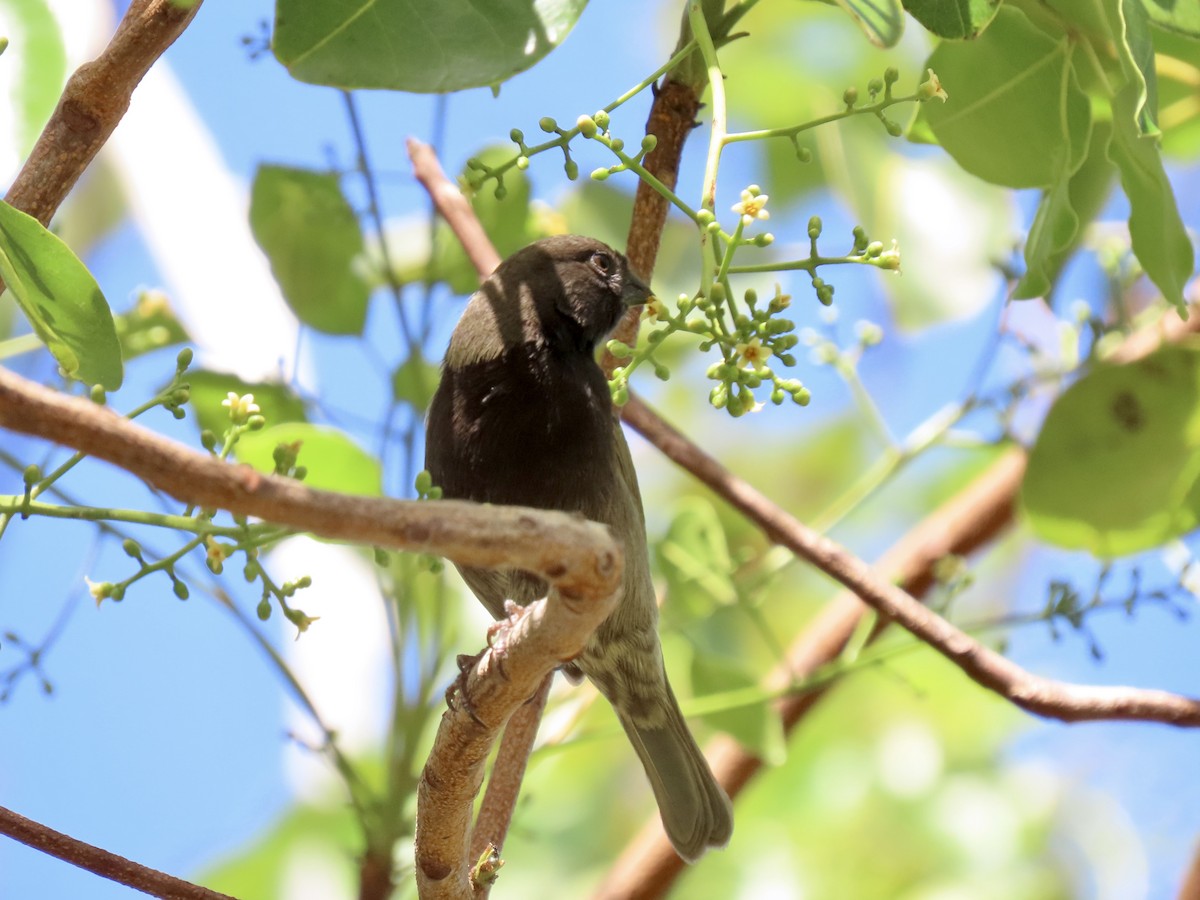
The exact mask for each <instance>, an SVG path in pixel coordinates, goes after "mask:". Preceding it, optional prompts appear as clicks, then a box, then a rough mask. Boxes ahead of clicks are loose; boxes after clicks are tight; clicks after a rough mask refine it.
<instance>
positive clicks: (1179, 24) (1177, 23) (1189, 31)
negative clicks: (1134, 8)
mask: <svg viewBox="0 0 1200 900" xmlns="http://www.w3.org/2000/svg"><path fill="white" fill-rule="evenodd" d="M1142 4H1143V5H1144V6H1145V8H1146V12H1147V13H1148V14H1149V16H1150V20H1151V21H1152V22H1154V24H1155V25H1161V26H1162V27H1163V28H1168V29H1170V30H1171V31H1175V32H1178V33H1179V34H1184V35H1187V36H1188V37H1193V38H1200V3H1189V2H1187V0H1142Z"/></svg>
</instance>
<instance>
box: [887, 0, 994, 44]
mask: <svg viewBox="0 0 1200 900" xmlns="http://www.w3.org/2000/svg"><path fill="white" fill-rule="evenodd" d="M904 8H905V9H906V10H908V11H909V12H910V13H911V14H912V17H913V18H914V19H916V20H917V21H918V22H920V23H921V24H922V25H924V26H925V28H926V29H927V30H929V31H931V32H933V33H934V34H936V35H937V36H938V37H940V38H950V39H963V38H967V39H970V38H976V37H978V36H979V35H980V34H981V33H982V32H983V30H984V29H985V28H987V27H988V25H989V24H990V23H991V21H992V19H993V18H994V17H995V15H996V11H997V10H998V9H999V8H1000V0H904Z"/></svg>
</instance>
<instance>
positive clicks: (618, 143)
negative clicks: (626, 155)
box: [608, 138, 625, 153]
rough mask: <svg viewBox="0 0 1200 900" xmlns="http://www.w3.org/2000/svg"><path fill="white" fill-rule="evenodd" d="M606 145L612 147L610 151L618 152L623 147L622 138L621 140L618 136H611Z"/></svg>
mask: <svg viewBox="0 0 1200 900" xmlns="http://www.w3.org/2000/svg"><path fill="white" fill-rule="evenodd" d="M608 146H609V147H610V148H611V149H612V151H613V152H614V153H620V152H621V151H622V150H624V149H625V142H624V141H623V140H621V139H620V138H613V139H612V142H611V143H610V144H609V145H608Z"/></svg>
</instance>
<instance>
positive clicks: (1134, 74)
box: [1105, 0, 1162, 136]
mask: <svg viewBox="0 0 1200 900" xmlns="http://www.w3.org/2000/svg"><path fill="white" fill-rule="evenodd" d="M1105 11H1106V12H1107V13H1108V19H1109V24H1110V27H1111V28H1112V38H1113V43H1114V44H1115V45H1116V48H1117V55H1118V56H1119V57H1120V59H1121V70H1122V71H1123V72H1124V73H1125V77H1126V78H1127V79H1128V81H1129V83H1130V84H1133V85H1135V86H1136V88H1137V100H1136V102H1135V103H1134V109H1133V115H1134V119H1135V120H1136V121H1137V124H1138V132H1139V133H1140V134H1142V135H1143V136H1146V135H1151V136H1158V135H1159V134H1161V133H1162V132H1161V131H1160V130H1159V127H1158V76H1157V75H1156V74H1155V71H1154V43H1153V41H1152V39H1151V37H1150V17H1149V15H1148V14H1147V12H1146V7H1145V6H1143V5H1142V0H1107V5H1106V9H1105Z"/></svg>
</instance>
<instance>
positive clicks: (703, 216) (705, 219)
mask: <svg viewBox="0 0 1200 900" xmlns="http://www.w3.org/2000/svg"><path fill="white" fill-rule="evenodd" d="M715 219H716V216H714V215H713V213H712V210H711V209H702V210H700V212H698V213H696V223H697V224H698V225H699V226H700V227H701V228H703V227H705V226H706V225H708V224H709V223H710V222H712V221H714V220H715Z"/></svg>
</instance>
